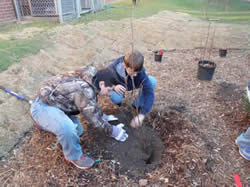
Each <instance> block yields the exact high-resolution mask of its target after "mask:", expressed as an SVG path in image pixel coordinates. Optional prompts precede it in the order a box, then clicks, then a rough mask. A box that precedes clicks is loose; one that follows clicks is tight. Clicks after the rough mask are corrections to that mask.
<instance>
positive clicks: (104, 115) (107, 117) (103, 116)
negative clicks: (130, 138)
mask: <svg viewBox="0 0 250 187" xmlns="http://www.w3.org/2000/svg"><path fill="white" fill-rule="evenodd" d="M102 119H103V120H105V121H115V120H118V118H117V117H115V116H114V115H107V114H104V113H103V114H102Z"/></svg>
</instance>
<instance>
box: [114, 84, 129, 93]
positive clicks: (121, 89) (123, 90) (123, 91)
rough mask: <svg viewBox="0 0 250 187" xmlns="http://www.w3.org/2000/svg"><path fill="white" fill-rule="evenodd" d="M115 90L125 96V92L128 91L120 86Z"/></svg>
mask: <svg viewBox="0 0 250 187" xmlns="http://www.w3.org/2000/svg"><path fill="white" fill-rule="evenodd" d="M114 90H115V91H116V92H117V93H118V94H120V95H124V93H125V91H126V88H125V87H124V86H122V85H120V84H118V85H116V86H115V88H114Z"/></svg>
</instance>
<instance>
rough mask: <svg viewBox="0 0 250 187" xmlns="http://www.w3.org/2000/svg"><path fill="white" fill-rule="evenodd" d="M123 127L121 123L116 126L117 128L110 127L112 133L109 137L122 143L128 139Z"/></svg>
mask: <svg viewBox="0 0 250 187" xmlns="http://www.w3.org/2000/svg"><path fill="white" fill-rule="evenodd" d="M123 127H124V125H123V124H122V123H120V124H118V125H117V126H114V125H113V126H112V128H113V131H112V135H111V137H113V138H114V139H116V140H117V141H120V142H124V141H125V140H126V139H127V138H128V134H127V133H126V131H125V130H124V129H123Z"/></svg>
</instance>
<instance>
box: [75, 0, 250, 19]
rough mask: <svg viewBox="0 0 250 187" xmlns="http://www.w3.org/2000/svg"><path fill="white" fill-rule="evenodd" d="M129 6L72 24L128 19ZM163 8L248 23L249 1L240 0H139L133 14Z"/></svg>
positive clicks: (114, 6) (127, 2) (126, 1)
mask: <svg viewBox="0 0 250 187" xmlns="http://www.w3.org/2000/svg"><path fill="white" fill-rule="evenodd" d="M131 7H132V0H124V1H121V2H119V3H116V4H112V5H108V6H106V9H105V10H104V11H100V12H97V13H90V14H86V15H83V16H82V17H81V18H80V19H79V20H77V21H73V24H77V23H88V22H91V21H93V20H99V21H102V20H108V19H112V20H120V19H123V18H128V17H130V16H131ZM162 10H170V11H176V12H184V13H189V14H191V15H194V16H197V17H200V18H209V19H218V20H219V21H221V22H229V23H248V24H250V2H244V1H241V0H213V1H212V0H140V1H139V4H138V5H137V6H136V8H135V11H134V17H136V18H140V17H147V16H151V15H153V14H156V13H158V12H159V11H162ZM205 12H206V13H207V17H205Z"/></svg>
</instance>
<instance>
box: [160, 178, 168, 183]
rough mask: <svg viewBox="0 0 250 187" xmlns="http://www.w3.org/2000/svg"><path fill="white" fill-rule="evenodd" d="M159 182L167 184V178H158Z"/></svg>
mask: <svg viewBox="0 0 250 187" xmlns="http://www.w3.org/2000/svg"><path fill="white" fill-rule="evenodd" d="M160 181H163V182H164V183H168V178H163V177H161V178H160Z"/></svg>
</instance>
